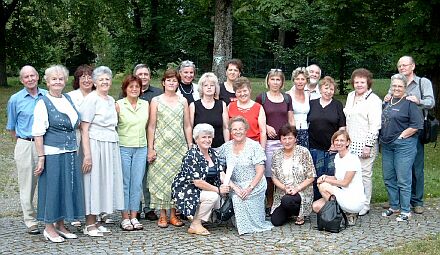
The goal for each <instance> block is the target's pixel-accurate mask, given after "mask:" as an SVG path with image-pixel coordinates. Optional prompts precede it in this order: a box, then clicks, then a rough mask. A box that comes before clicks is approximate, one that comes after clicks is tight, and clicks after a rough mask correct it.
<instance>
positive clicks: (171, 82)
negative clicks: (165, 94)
mask: <svg viewBox="0 0 440 255" xmlns="http://www.w3.org/2000/svg"><path fill="white" fill-rule="evenodd" d="M162 86H163V88H164V90H165V91H169V92H174V93H175V92H176V89H177V86H179V80H178V79H177V77H175V76H172V77H168V78H165V80H164V81H163V82H162Z"/></svg>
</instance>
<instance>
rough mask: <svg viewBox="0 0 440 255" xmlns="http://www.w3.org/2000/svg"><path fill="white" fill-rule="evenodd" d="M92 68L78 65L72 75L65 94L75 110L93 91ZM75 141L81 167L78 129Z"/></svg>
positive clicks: (81, 155) (73, 224)
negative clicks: (71, 86) (70, 87)
mask: <svg viewBox="0 0 440 255" xmlns="http://www.w3.org/2000/svg"><path fill="white" fill-rule="evenodd" d="M92 72H93V68H92V67H91V66H89V65H80V66H78V68H77V69H76V71H75V73H74V74H73V89H74V90H72V91H70V92H69V93H67V94H68V95H69V96H70V98H71V99H72V101H73V104H74V105H75V107H76V109H77V110H79V109H80V108H81V105H82V103H83V101H84V98H85V97H86V96H87V95H88V94H89V93H90V92H92V90H94V89H95V87H94V86H93V81H92ZM76 141H77V143H78V156H79V165H82V159H83V151H82V149H81V147H82V146H81V133H80V129H79V127H78V129H76ZM71 224H72V226H75V227H81V222H79V221H74V222H72V223H71Z"/></svg>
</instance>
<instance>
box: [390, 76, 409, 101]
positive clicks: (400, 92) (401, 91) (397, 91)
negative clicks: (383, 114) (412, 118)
mask: <svg viewBox="0 0 440 255" xmlns="http://www.w3.org/2000/svg"><path fill="white" fill-rule="evenodd" d="M391 91H392V93H393V97H395V98H402V97H403V96H404V95H405V92H406V87H405V83H404V82H403V81H402V80H400V79H393V80H391Z"/></svg>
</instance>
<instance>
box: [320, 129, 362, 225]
mask: <svg viewBox="0 0 440 255" xmlns="http://www.w3.org/2000/svg"><path fill="white" fill-rule="evenodd" d="M331 141H332V144H333V146H334V149H335V150H336V151H337V152H338V154H337V155H336V157H335V168H336V170H335V176H329V175H322V176H320V177H319V178H318V187H319V192H321V194H322V198H320V199H319V200H317V201H315V202H313V205H312V206H313V211H315V212H316V213H318V212H319V210H321V208H322V207H323V206H324V204H325V202H326V201H328V200H329V199H330V196H331V195H334V196H335V197H336V200H337V201H338V204H339V205H340V206H341V208H342V210H344V211H345V212H346V213H347V214H348V215H347V218H348V225H350V226H353V225H355V224H356V218H357V215H358V213H359V211H360V210H362V208H363V207H364V204H365V200H366V198H365V194H364V185H363V184H362V173H361V171H362V170H361V162H360V160H359V157H358V156H356V155H355V154H351V153H350V151H349V149H348V147H349V145H350V142H351V141H350V136H349V135H348V132H347V131H345V130H339V131H336V132H335V133H334V134H333V136H332V140H331Z"/></svg>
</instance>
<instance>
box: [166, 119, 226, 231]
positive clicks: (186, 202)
mask: <svg viewBox="0 0 440 255" xmlns="http://www.w3.org/2000/svg"><path fill="white" fill-rule="evenodd" d="M193 137H194V140H195V142H196V145H194V146H193V147H192V148H191V149H190V150H189V151H188V152H187V153H186V155H185V156H184V157H183V160H182V166H181V169H180V172H179V174H177V175H176V177H175V178H174V181H173V184H172V192H173V193H172V197H173V199H174V201H175V203H176V206H177V209H179V211H180V212H182V213H183V214H184V215H185V216H187V217H188V218H189V219H191V220H192V223H191V226H189V229H188V233H190V234H196V235H209V234H210V233H209V231H208V230H207V229H206V228H205V227H203V225H202V222H207V221H208V220H209V218H210V216H211V213H212V210H213V209H215V208H219V206H220V195H221V194H225V193H228V192H229V186H226V185H223V186H221V182H220V175H222V177H223V175H224V173H223V168H222V166H221V165H220V160H219V158H218V156H217V153H216V151H214V150H213V149H211V144H212V141H213V138H214V128H213V127H212V126H211V125H209V124H205V123H202V124H197V125H196V126H195V127H194V130H193Z"/></svg>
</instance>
